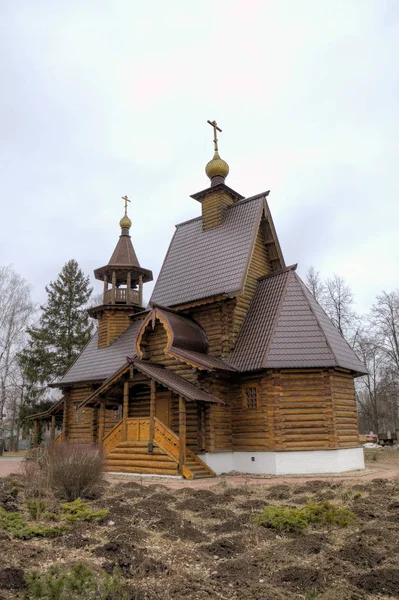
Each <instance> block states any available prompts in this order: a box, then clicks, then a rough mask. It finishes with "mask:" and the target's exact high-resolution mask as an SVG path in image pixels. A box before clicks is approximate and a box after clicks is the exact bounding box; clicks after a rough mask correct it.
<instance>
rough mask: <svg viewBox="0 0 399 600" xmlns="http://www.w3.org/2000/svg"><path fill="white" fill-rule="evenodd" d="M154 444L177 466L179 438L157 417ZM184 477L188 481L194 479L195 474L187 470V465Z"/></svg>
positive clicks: (183, 467) (184, 468) (155, 419)
mask: <svg viewBox="0 0 399 600" xmlns="http://www.w3.org/2000/svg"><path fill="white" fill-rule="evenodd" d="M154 442H155V443H156V445H157V446H159V447H160V448H161V450H163V451H164V452H166V454H167V455H168V456H169V457H170V458H172V459H173V460H174V461H175V462H176V463H177V464H179V459H180V444H179V438H178V436H177V435H176V434H175V433H173V431H172V430H171V429H169V427H166V425H165V424H164V423H162V421H160V420H159V419H158V418H157V417H154ZM182 475H183V476H184V477H185V478H186V479H193V478H194V474H193V473H192V472H191V471H190V470H189V469H187V467H186V466H185V465H183V466H182Z"/></svg>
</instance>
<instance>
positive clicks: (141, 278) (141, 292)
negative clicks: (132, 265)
mask: <svg viewBox="0 0 399 600" xmlns="http://www.w3.org/2000/svg"><path fill="white" fill-rule="evenodd" d="M139 306H143V276H142V275H139Z"/></svg>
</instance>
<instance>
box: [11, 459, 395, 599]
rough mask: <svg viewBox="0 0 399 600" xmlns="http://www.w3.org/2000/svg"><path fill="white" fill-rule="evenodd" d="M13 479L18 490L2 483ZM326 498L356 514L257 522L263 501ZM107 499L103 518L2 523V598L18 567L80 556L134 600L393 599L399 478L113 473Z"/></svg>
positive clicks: (14, 501)
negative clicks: (39, 534)
mask: <svg viewBox="0 0 399 600" xmlns="http://www.w3.org/2000/svg"><path fill="white" fill-rule="evenodd" d="M396 456H397V455H396ZM12 480H13V481H14V483H12ZM15 481H16V482H17V485H18V486H19V488H20V492H19V493H18V494H17V495H15V492H14V494H12V493H10V489H11V488H12V487H13V486H14V488H15ZM21 481H22V480H21V478H20V476H18V475H17V476H14V477H12V478H11V477H6V478H3V479H1V480H0V506H1V507H3V508H4V509H5V510H7V511H15V510H17V511H25V510H26V509H25V500H24V491H23V483H22V482H21ZM323 499H329V500H330V501H332V502H334V503H337V504H339V505H340V506H345V507H347V508H349V509H350V510H352V511H353V512H354V513H355V514H356V515H357V517H358V520H357V521H356V522H355V523H354V524H353V525H351V526H350V527H348V528H345V529H337V528H331V527H320V526H318V527H317V526H314V527H310V528H308V529H306V530H305V531H304V532H302V533H300V534H291V535H285V534H281V533H277V532H276V531H274V530H271V529H265V528H262V527H259V526H257V525H256V524H255V522H254V515H256V514H258V513H259V512H261V510H262V508H263V507H264V506H265V505H278V506H287V507H301V506H303V505H304V503H306V502H307V501H308V500H313V501H315V502H321V501H323ZM105 507H106V508H108V509H109V514H108V516H107V517H105V518H104V519H102V520H101V521H99V522H95V523H76V524H75V525H74V526H73V530H72V531H70V532H65V533H64V534H63V535H61V536H59V537H57V538H51V539H43V540H28V541H22V540H17V539H14V538H12V537H11V536H10V535H9V534H7V533H5V532H4V531H1V530H0V545H1V547H2V548H4V549H6V552H4V553H3V554H2V561H1V566H0V599H3V600H11V599H18V598H21V599H22V598H23V595H24V575H25V573H26V572H27V571H30V570H32V569H41V570H44V569H47V568H48V567H49V566H50V565H51V564H53V563H60V564H63V565H68V564H73V563H75V562H77V561H84V562H86V563H87V564H89V565H90V566H92V567H93V568H95V569H104V570H105V571H107V572H108V573H112V572H113V570H114V569H115V567H118V568H119V569H120V571H121V573H122V576H123V578H124V579H125V580H126V584H127V585H128V587H129V590H131V592H130V594H131V598H132V600H133V599H134V600H158V599H159V600H160V599H162V600H169V599H173V600H182V599H184V600H187V599H188V598H190V600H204V599H217V598H220V599H225V600H263V599H268V598H273V600H283V599H284V600H286V599H291V598H292V599H293V600H299V599H306V598H317V600H365V599H370V600H377V599H378V600H383V599H387V598H399V544H398V541H399V480H397V479H383V478H381V479H374V480H371V481H370V480H367V481H363V482H362V481H361V479H359V480H356V481H349V480H348V481H334V480H313V481H303V482H300V483H297V482H293V483H289V482H288V483H276V484H273V481H268V482H267V483H263V482H262V484H260V485H250V486H248V485H241V486H236V487H232V486H230V485H229V483H228V478H227V479H226V480H225V481H224V482H223V483H221V484H219V485H216V486H214V487H213V488H212V489H193V488H177V489H176V488H169V487H167V486H166V485H163V484H159V483H154V484H152V485H148V484H146V485H141V483H140V482H139V481H128V482H117V483H115V484H112V485H111V484H110V483H108V484H105V485H104V486H103V487H102V490H101V493H100V495H99V497H97V498H96V499H95V500H94V502H93V508H99V509H100V508H105Z"/></svg>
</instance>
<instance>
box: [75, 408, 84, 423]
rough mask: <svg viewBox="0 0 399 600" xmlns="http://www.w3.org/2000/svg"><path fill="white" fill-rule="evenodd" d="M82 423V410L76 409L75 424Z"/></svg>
mask: <svg viewBox="0 0 399 600" xmlns="http://www.w3.org/2000/svg"><path fill="white" fill-rule="evenodd" d="M82 421H83V408H77V409H76V422H77V423H81V422H82Z"/></svg>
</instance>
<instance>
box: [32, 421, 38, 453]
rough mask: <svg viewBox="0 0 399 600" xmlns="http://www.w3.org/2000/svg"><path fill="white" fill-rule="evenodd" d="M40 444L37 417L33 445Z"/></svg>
mask: <svg viewBox="0 0 399 600" xmlns="http://www.w3.org/2000/svg"><path fill="white" fill-rule="evenodd" d="M38 445H39V424H38V422H37V419H35V420H34V421H33V447H34V448H37V447H38Z"/></svg>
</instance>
